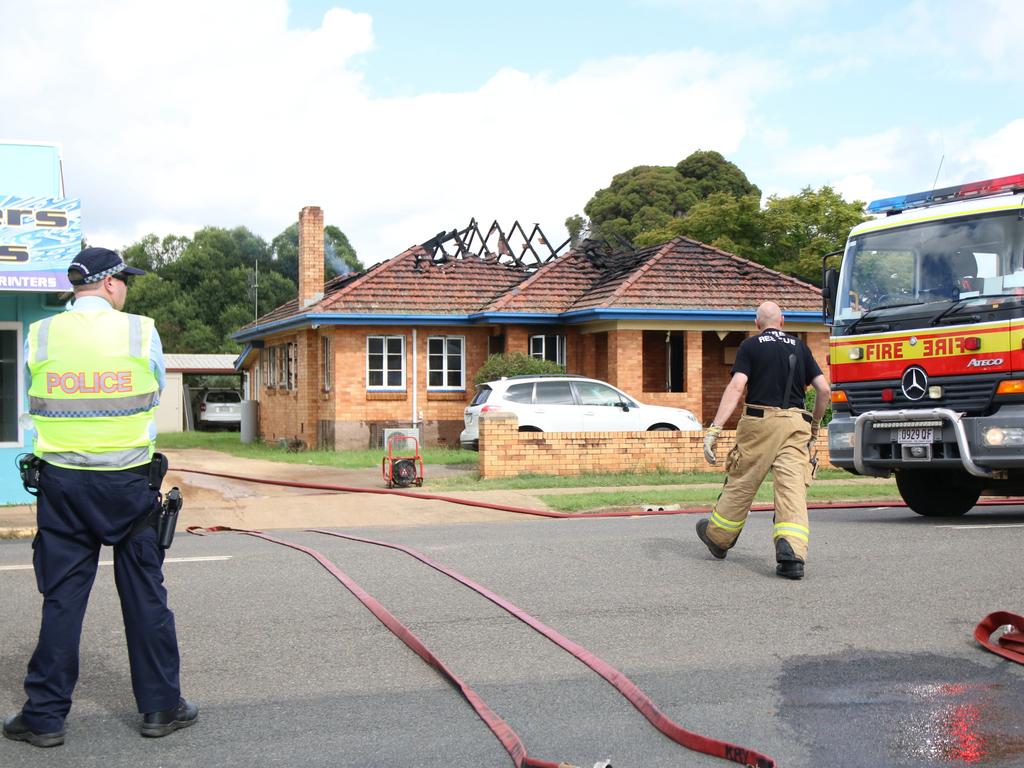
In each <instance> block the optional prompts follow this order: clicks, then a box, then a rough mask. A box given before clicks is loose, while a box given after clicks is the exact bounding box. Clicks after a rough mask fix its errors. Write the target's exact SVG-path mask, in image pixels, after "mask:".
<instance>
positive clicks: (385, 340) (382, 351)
mask: <svg viewBox="0 0 1024 768" xmlns="http://www.w3.org/2000/svg"><path fill="white" fill-rule="evenodd" d="M366 388H367V389H398V390H401V389H405V336H367V337H366Z"/></svg>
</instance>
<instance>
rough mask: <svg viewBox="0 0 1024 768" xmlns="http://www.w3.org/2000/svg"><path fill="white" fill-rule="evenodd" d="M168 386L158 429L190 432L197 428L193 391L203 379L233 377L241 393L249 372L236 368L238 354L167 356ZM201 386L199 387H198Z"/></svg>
mask: <svg viewBox="0 0 1024 768" xmlns="http://www.w3.org/2000/svg"><path fill="white" fill-rule="evenodd" d="M164 361H165V363H166V365H167V384H166V386H165V387H164V391H163V395H162V396H161V397H160V405H159V406H157V409H156V427H157V430H158V431H160V432H187V431H190V430H193V429H195V424H194V409H193V402H192V394H193V391H198V390H199V389H200V388H201V387H202V386H203V383H202V382H201V381H197V379H198V377H201V376H217V377H221V376H230V377H231V382H232V383H230V384H226V385H224V386H231V387H234V388H237V389H239V390H240V391H241V390H242V388H243V386H244V385H245V383H246V381H245V379H246V372H245V371H238V370H236V369H235V355H192V354H169V355H164ZM197 385H198V386H197Z"/></svg>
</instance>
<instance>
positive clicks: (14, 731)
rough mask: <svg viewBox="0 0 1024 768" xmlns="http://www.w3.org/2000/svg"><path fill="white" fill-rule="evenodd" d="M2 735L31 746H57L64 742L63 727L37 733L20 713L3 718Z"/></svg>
mask: <svg viewBox="0 0 1024 768" xmlns="http://www.w3.org/2000/svg"><path fill="white" fill-rule="evenodd" d="M4 736H6V737H7V738H8V739H10V740H11V741H27V742H28V743H29V744H31V745H32V746H33V747H59V746H60V745H61V744H63V743H64V729H63V728H61V729H60V730H59V731H54V732H53V733H37V732H36V731H33V730H31V729H30V728H29V727H28V726H27V725H25V723H24V722H22V719H21V713H20V712H19V713H18V714H16V715H11V716H10V717H8V718H7V719H6V720H4Z"/></svg>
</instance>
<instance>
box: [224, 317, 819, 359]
mask: <svg viewBox="0 0 1024 768" xmlns="http://www.w3.org/2000/svg"><path fill="white" fill-rule="evenodd" d="M755 315H756V311H755V310H753V309H623V308H618V309H614V308H597V309H580V310H574V311H570V312H476V313H472V314H465V315H462V314H451V315H447V314H397V313H396V314H362V313H336V312H331V313H310V314H304V315H296V316H293V317H286V318H283V319H281V320H276V321H274V322H271V323H267V324H265V325H260V326H256V327H253V328H250V329H248V330H246V331H239V332H237V333H235V334H232V336H231V338H233V339H235V340H236V341H240V342H252V341H253V340H255V339H259V338H262V337H264V336H267V335H269V334H272V333H280V332H281V331H287V330H291V329H295V328H303V327H314V328H315V327H320V326H325V325H421V326H432V325H434V326H440V325H480V324H485V323H492V324H516V325H550V324H552V323H566V324H568V325H583V324H586V323H594V322H602V321H609V320H656V321H657V320H663V321H665V320H684V321H685V320H689V321H699V322H715V321H721V322H737V321H739V322H753V320H754V317H755ZM785 316H786V319H787V320H789V321H791V322H798V323H812V322H822V316H821V312H817V311H790V312H786V313H785ZM248 352H249V349H248V348H247V349H246V350H245V351H244V352H243V354H242V356H240V358H239V360H242V358H244V357H245V355H247V354H248Z"/></svg>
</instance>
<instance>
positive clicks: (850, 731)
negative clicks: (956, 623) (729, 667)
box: [779, 651, 1024, 768]
mask: <svg viewBox="0 0 1024 768" xmlns="http://www.w3.org/2000/svg"><path fill="white" fill-rule="evenodd" d="M982 659H984V661H986V662H989V661H990V660H989V659H987V658H984V657H980V658H979V661H978V662H971V661H968V660H964V659H963V658H959V657H955V656H939V655H936V654H930V653H915V654H877V653H867V654H866V653H863V652H856V651H851V652H845V653H839V654H835V655H829V656H823V657H801V658H794V659H790V660H788V661H787V662H786V664H785V665H784V669H783V672H782V675H781V678H780V683H779V693H780V696H781V701H782V703H781V706H780V707H779V715H780V717H781V718H782V719H783V720H784V721H786V722H787V723H788V724H789V725H790V727H792V728H793V729H794V731H795V732H796V735H797V738H798V739H800V740H801V741H802V742H804V743H806V744H808V745H809V746H810V747H811V749H810V755H809V759H810V764H811V765H821V766H825V765H830V764H839V765H842V766H843V767H844V768H877V766H894V767H895V766H900V767H902V766H915V767H916V766H975V765H977V766H1020V765H1024V677H1021V676H1016V677H1015V676H1012V675H1011V676H1008V675H1007V674H1006V673H1007V670H1006V669H1005V667H1004V666H1003V665H1000V664H997V665H995V666H990V665H987V664H982V663H981V660H982ZM836 743H846V744H856V745H857V746H856V749H853V750H848V751H845V752H844V754H843V757H842V760H841V761H840V762H838V763H836V754H835V748H834V745H835V744H836Z"/></svg>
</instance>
